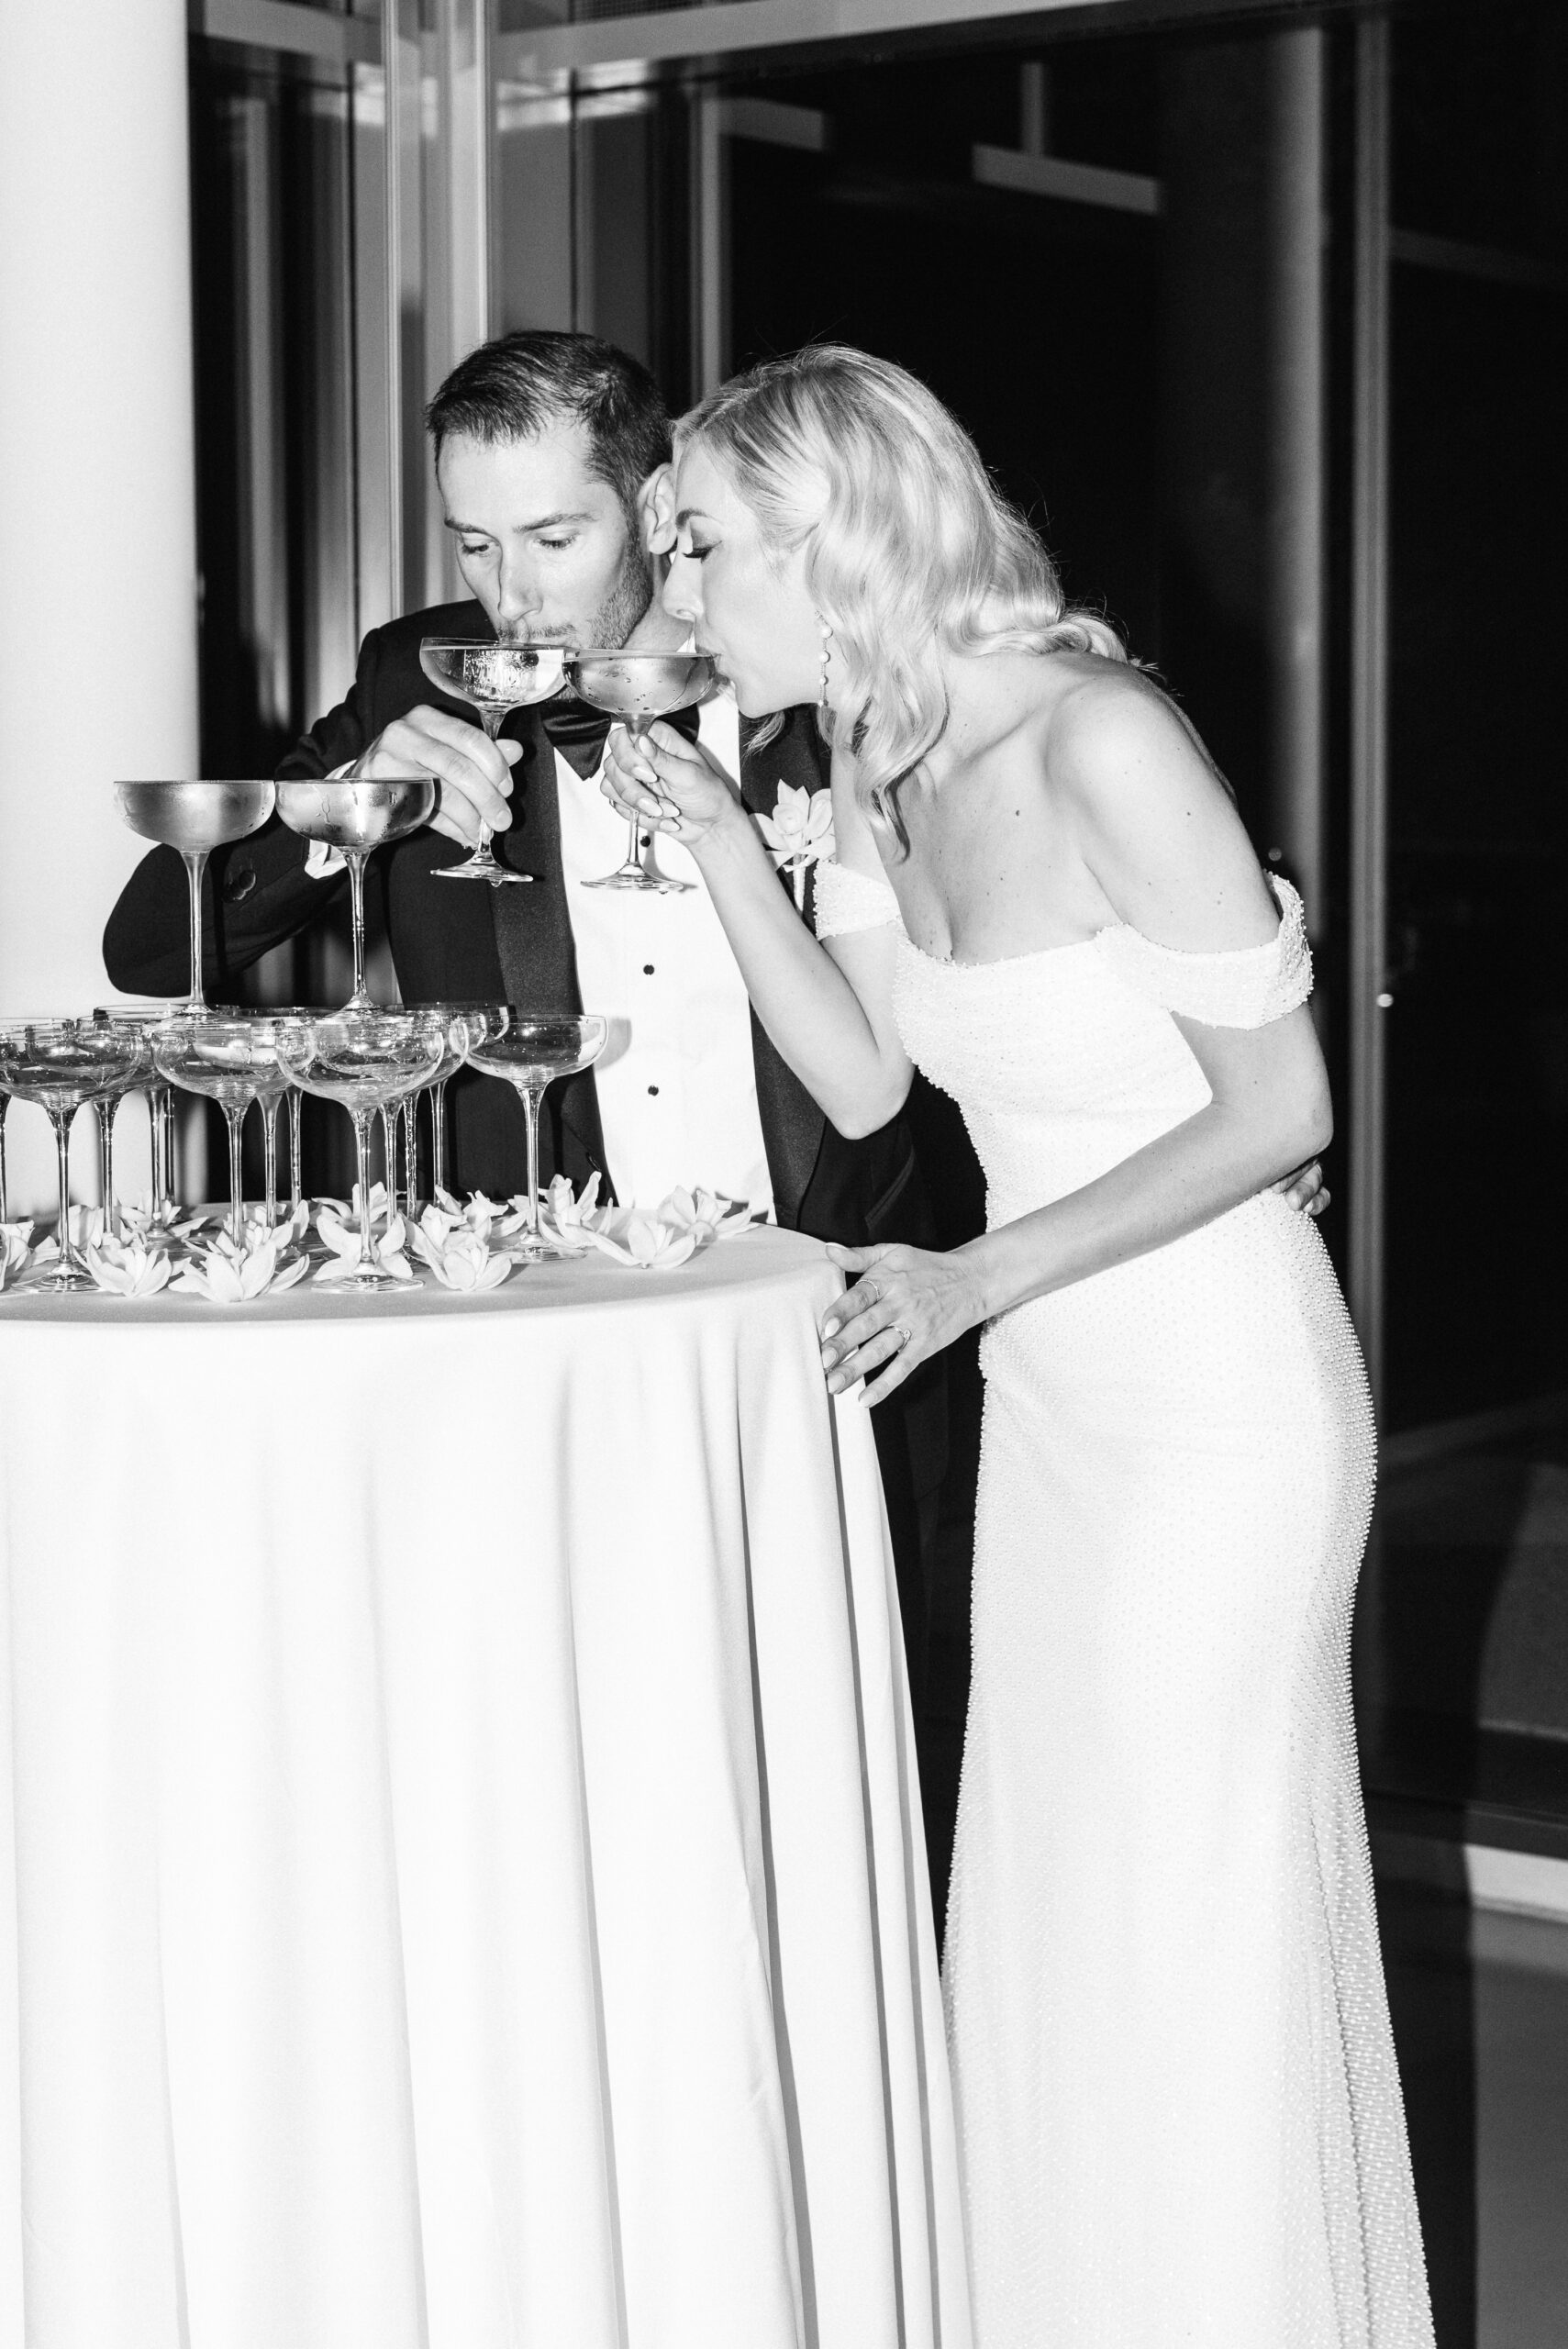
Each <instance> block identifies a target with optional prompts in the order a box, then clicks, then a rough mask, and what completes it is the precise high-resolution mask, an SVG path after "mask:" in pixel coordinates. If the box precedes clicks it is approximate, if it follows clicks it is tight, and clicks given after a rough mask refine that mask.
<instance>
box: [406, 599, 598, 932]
mask: <svg viewBox="0 0 1568 2349" xmlns="http://www.w3.org/2000/svg"><path fill="white" fill-rule="evenodd" d="M565 657H566V656H565V654H564V652H563V651H562V648H561V646H560V645H559V644H499V643H496V642H495V641H494V640H491V639H489V638H469V637H461V636H427V637H422V638H421V639H420V640H419V666H420V667H421V669H423V671H424V672H425V674H426V676H427V677H428V679H429V680H430V683H431V684H432V685H435V686H437V687H438V688H439V691H440V692H442V693H443V694H446V695H447V696H449V698H450V699H451V700H452V701H466V702H468V703H469V704H470V705H471V706H472V707H473V708H474V709H476V710H477V711H478V712H479V722H480V724H481V725H482V726H483V727H484V731H485V732H486V734H488V735H489V737H490V740H492V741H493V742H494V741H495V738H496V736H497V735H498V734H499V733H500V731H501V727H502V722H503V720H504V719H505V718H506V716H507V714H508V712H509V711H511V710H514V709H523V708H526V707H528V704H529V703H530V702H536V701H549V700H550V698H551V696H553V695H555V694H558V693H559V692H560V691H561V684H562V662H563V661H564V659H565ZM436 870H437V872H438V874H439V877H440V878H441V879H442V880H443V881H488V882H489V884H490V885H491V887H492V888H493V889H498V888H500V886H501V885H502V884H503V882H506V881H531V880H532V879H533V874H531V873H512V872H509V871H508V870H507V868H506V865H504V864H497V863H496V862H495V857H494V856H493V855H492V854H491V852H490V827H489V825H488V824H481V826H480V827H479V846H478V847H477V848H476V849H475V850H474V852H473V855H472V856H468V857H465V858H464V860H463V862H462V863H461V864H442V865H438V866H437V868H436Z"/></svg>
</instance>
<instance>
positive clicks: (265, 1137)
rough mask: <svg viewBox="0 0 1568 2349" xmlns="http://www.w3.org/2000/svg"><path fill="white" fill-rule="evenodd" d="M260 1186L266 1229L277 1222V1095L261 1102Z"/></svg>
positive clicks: (275, 1227) (270, 1228) (273, 1228)
mask: <svg viewBox="0 0 1568 2349" xmlns="http://www.w3.org/2000/svg"><path fill="white" fill-rule="evenodd" d="M261 1165H262V1168H263V1175H262V1186H263V1188H264V1189H265V1191H266V1195H267V1230H269V1231H275V1230H277V1224H278V1096H277V1095H276V1094H275V1093H274V1094H273V1095H272V1099H271V1100H270V1101H263V1102H262V1104H261Z"/></svg>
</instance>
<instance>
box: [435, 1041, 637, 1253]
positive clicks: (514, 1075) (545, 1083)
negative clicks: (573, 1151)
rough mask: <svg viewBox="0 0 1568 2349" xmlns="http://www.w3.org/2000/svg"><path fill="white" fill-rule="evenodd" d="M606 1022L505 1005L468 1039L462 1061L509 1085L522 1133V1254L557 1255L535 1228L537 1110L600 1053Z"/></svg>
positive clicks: (557, 1249) (536, 1210) (556, 1249)
mask: <svg viewBox="0 0 1568 2349" xmlns="http://www.w3.org/2000/svg"><path fill="white" fill-rule="evenodd" d="M608 1033H609V1022H608V1021H607V1020H606V1019H603V1018H602V1017H601V1016H600V1014H599V1013H598V1012H596V1011H517V1010H515V1009H513V1008H511V1006H509V1005H508V1006H507V1007H506V1009H505V1010H503V1011H502V1012H501V1014H500V1016H499V1018H498V1019H496V1020H495V1022H493V1023H492V1024H491V1026H490V1027H489V1030H488V1032H487V1033H486V1034H484V1036H482V1037H478V1038H471V1039H470V1041H469V1046H468V1060H469V1063H470V1065H471V1066H472V1067H473V1068H477V1069H482V1070H483V1071H484V1074H485V1075H486V1076H504V1077H506V1080H507V1082H508V1083H509V1084H512V1085H516V1086H517V1092H518V1095H519V1096H520V1097H521V1100H522V1104H523V1115H524V1116H525V1118H526V1119H528V1234H527V1237H526V1239H525V1240H524V1241H523V1242H522V1252H524V1253H525V1254H527V1255H529V1256H560V1255H564V1254H566V1253H567V1251H566V1250H564V1249H561V1248H557V1247H554V1246H553V1245H552V1244H551V1243H550V1241H548V1240H546V1239H545V1238H544V1237H543V1235H542V1234H541V1232H540V1230H539V1103H540V1102H541V1101H542V1100H543V1099H544V1097H545V1093H546V1091H547V1090H548V1088H549V1087H550V1085H553V1084H554V1082H555V1080H556V1078H557V1077H558V1076H571V1075H573V1074H575V1072H576V1071H577V1070H578V1069H581V1068H587V1067H589V1066H590V1065H591V1064H592V1063H594V1062H595V1061H596V1060H597V1059H598V1057H599V1054H600V1053H601V1052H603V1050H604V1048H605V1038H606V1035H607V1034H608Z"/></svg>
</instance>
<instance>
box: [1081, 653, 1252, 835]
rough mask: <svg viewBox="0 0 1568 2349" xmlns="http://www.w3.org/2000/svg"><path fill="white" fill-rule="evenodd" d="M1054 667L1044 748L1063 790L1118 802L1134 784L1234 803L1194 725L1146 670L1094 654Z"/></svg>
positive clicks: (1091, 797) (1084, 655)
mask: <svg viewBox="0 0 1568 2349" xmlns="http://www.w3.org/2000/svg"><path fill="white" fill-rule="evenodd" d="M1058 664H1060V666H1059V667H1058ZM1051 667H1052V669H1053V670H1055V671H1056V674H1055V675H1053V677H1052V678H1051V690H1050V693H1049V695H1048V696H1047V699H1046V702H1045V707H1044V709H1043V713H1042V714H1043V716H1044V718H1045V739H1044V751H1045V763H1046V770H1047V774H1048V777H1049V779H1050V780H1051V782H1052V783H1054V784H1055V785H1057V786H1058V788H1060V789H1062V790H1065V791H1067V792H1069V793H1070V794H1071V795H1072V796H1073V797H1075V798H1079V797H1083V796H1088V797H1089V798H1090V799H1095V798H1097V797H1099V796H1101V795H1102V794H1103V793H1105V792H1106V791H1110V792H1113V793H1114V794H1115V796H1117V797H1118V798H1120V797H1121V796H1123V795H1124V794H1125V793H1126V792H1127V791H1128V790H1129V787H1130V788H1132V789H1134V790H1137V789H1139V788H1140V787H1141V788H1145V789H1147V788H1154V789H1170V788H1172V787H1174V788H1176V789H1177V790H1182V789H1184V790H1186V791H1188V792H1194V791H1195V792H1196V793H1197V794H1198V795H1199V796H1201V797H1203V798H1207V796H1208V794H1209V793H1210V792H1211V791H1212V792H1217V793H1218V795H1219V796H1220V797H1221V798H1222V799H1224V798H1228V796H1229V795H1228V794H1227V791H1226V786H1225V785H1224V783H1223V782H1222V781H1221V779H1220V776H1219V773H1218V769H1217V768H1216V766H1215V764H1214V763H1213V761H1212V760H1211V759H1210V757H1209V755H1208V753H1207V751H1206V750H1205V749H1204V746H1203V744H1202V742H1201V741H1200V740H1199V739H1198V737H1197V735H1196V733H1195V731H1194V729H1193V728H1192V727H1191V726H1190V725H1189V724H1188V722H1187V720H1186V719H1185V718H1184V717H1183V716H1182V714H1181V712H1180V710H1178V709H1177V708H1176V707H1175V705H1174V703H1173V702H1172V701H1171V700H1170V699H1169V698H1168V696H1166V695H1165V694H1163V693H1162V691H1161V690H1160V687H1159V686H1158V685H1155V684H1154V683H1153V681H1152V680H1151V678H1149V677H1147V676H1146V675H1144V674H1143V673H1142V672H1141V671H1140V670H1138V669H1134V668H1132V667H1130V666H1129V665H1127V664H1126V663H1124V662H1120V661H1106V660H1103V659H1099V658H1096V657H1095V655H1094V654H1091V653H1067V654H1053V655H1052V656H1051Z"/></svg>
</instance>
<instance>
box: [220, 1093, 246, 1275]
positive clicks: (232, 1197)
mask: <svg viewBox="0 0 1568 2349" xmlns="http://www.w3.org/2000/svg"><path fill="white" fill-rule="evenodd" d="M249 1107H250V1103H249V1102H247V1101H241V1102H239V1103H238V1104H236V1103H234V1102H231V1101H226V1102H225V1103H224V1105H223V1115H224V1119H225V1120H226V1122H227V1124H228V1236H229V1238H230V1240H232V1241H233V1242H234V1244H235V1246H236V1247H237V1248H243V1246H244V1245H245V1177H244V1175H242V1173H241V1172H240V1166H239V1136H240V1133H241V1131H242V1130H243V1128H244V1124H245V1112H246V1110H247V1109H248V1108H249Z"/></svg>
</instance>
